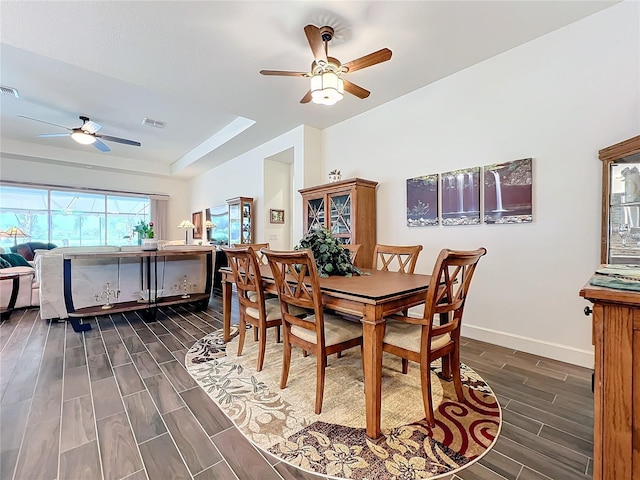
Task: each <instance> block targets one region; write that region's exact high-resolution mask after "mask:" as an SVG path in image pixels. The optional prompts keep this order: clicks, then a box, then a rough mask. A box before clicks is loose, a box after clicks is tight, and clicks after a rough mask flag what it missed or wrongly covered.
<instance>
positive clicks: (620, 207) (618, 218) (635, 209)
mask: <svg viewBox="0 0 640 480" xmlns="http://www.w3.org/2000/svg"><path fill="white" fill-rule="evenodd" d="M599 158H600V160H601V161H602V239H601V255H600V262H601V263H614V264H630V265H640V135H638V136H637V137H633V138H630V139H628V140H625V141H624V142H620V143H617V144H615V145H611V146H610V147H607V148H604V149H602V150H600V152H599Z"/></svg>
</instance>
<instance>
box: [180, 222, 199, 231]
mask: <svg viewBox="0 0 640 480" xmlns="http://www.w3.org/2000/svg"><path fill="white" fill-rule="evenodd" d="M178 228H184V229H185V230H189V229H190V228H196V226H195V225H194V224H193V223H192V222H190V221H189V220H183V221H182V222H180V225H178Z"/></svg>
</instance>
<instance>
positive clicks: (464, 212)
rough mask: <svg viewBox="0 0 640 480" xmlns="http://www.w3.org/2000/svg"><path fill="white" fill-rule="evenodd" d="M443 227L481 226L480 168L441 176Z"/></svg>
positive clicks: (455, 171)
mask: <svg viewBox="0 0 640 480" xmlns="http://www.w3.org/2000/svg"><path fill="white" fill-rule="evenodd" d="M440 188H441V191H442V224H443V225H478V224H480V167H473V168H466V169H462V170H454V171H452V172H447V173H441V174H440Z"/></svg>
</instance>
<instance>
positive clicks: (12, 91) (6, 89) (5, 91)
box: [0, 85, 20, 98]
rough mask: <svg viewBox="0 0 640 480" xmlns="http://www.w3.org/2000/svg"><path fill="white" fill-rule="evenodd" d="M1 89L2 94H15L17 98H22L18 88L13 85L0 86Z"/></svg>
mask: <svg viewBox="0 0 640 480" xmlns="http://www.w3.org/2000/svg"><path fill="white" fill-rule="evenodd" d="M0 91H2V95H13V96H14V97H16V98H20V95H18V90H16V89H15V88H13V87H5V86H3V85H2V86H0Z"/></svg>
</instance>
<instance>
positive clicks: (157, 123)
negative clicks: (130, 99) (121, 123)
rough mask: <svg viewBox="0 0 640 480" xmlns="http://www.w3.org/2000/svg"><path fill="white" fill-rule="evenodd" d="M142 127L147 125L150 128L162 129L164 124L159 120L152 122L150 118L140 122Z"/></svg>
mask: <svg viewBox="0 0 640 480" xmlns="http://www.w3.org/2000/svg"><path fill="white" fill-rule="evenodd" d="M142 125H149V126H150V127H156V128H164V126H165V125H166V123H165V122H161V121H160V120H152V119H151V118H145V119H144V120H142Z"/></svg>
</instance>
